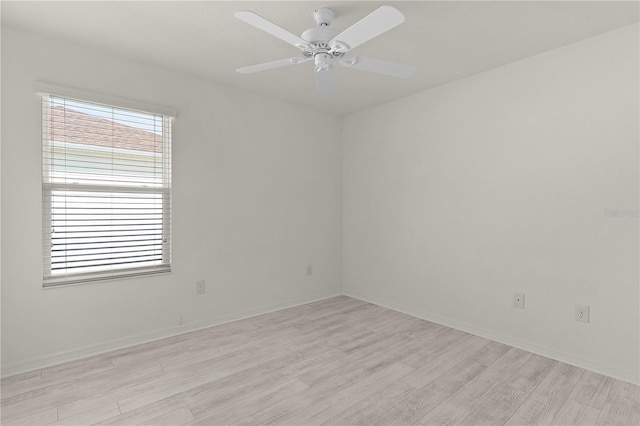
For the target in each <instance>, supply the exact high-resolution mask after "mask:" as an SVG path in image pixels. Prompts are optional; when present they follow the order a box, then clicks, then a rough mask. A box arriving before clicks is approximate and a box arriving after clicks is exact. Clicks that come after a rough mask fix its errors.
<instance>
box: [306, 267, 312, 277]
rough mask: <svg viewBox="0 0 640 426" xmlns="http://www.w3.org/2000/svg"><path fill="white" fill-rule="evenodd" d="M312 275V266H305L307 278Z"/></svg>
mask: <svg viewBox="0 0 640 426" xmlns="http://www.w3.org/2000/svg"><path fill="white" fill-rule="evenodd" d="M311 275H313V265H307V276H308V277H310V276H311Z"/></svg>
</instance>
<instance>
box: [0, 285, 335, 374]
mask: <svg viewBox="0 0 640 426" xmlns="http://www.w3.org/2000/svg"><path fill="white" fill-rule="evenodd" d="M341 295H342V292H341V291H336V292H330V293H323V294H317V295H314V296H309V297H304V298H301V299H296V300H291V301H287V302H284V303H278V304H275V305H270V306H265V307H263V308H259V309H252V310H247V311H242V312H239V313H236V314H232V315H223V316H218V317H212V318H208V319H206V320H204V321H198V322H193V323H187V324H184V325H182V326H175V327H168V328H162V329H157V330H153V331H150V332H146V333H141V334H135V335H131V336H127V337H123V338H120V339H114V340H109V341H106V342H101V343H97V344H93V345H88V346H84V347H81V348H76V349H72V350H69V351H63V352H58V353H55V354H50V355H44V356H40V357H33V358H27V359H25V360H21V361H19V362H14V363H9V364H7V365H5V364H4V363H3V364H2V378H5V377H10V376H14V375H16V374H22V373H26V372H29V371H33V370H38V369H41V368H47V367H52V366H54V365H58V364H62V363H65V362H70V361H76V360H79V359H82V358H87V357H90V356H95V355H100V354H103V353H106V352H110V351H114V350H118V349H124V348H128V347H131V346H136V345H140V344H144V343H149V342H153V341H156V340H161V339H166V338H167V337H173V336H178V335H180V334H185V333H190V332H192V331H196V330H201V329H203V328H208V327H213V326H216V325H222V324H226V323H228V322H232V321H238V320H241V319H246V318H251V317H255V316H258V315H264V314H268V313H271V312H276V311H281V310H283V309H288V308H292V307H295V306H299V305H304V304H307V303H313V302H317V301H320V300H324V299H329V298H331V297H336V296H341Z"/></svg>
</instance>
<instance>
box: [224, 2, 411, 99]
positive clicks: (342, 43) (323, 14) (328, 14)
mask: <svg viewBox="0 0 640 426" xmlns="http://www.w3.org/2000/svg"><path fill="white" fill-rule="evenodd" d="M235 17H236V18H238V19H240V20H242V21H244V22H246V23H248V24H250V25H253V26H254V27H256V28H258V29H260V30H262V31H264V32H266V33H269V34H271V35H273V36H275V37H277V38H279V39H281V40H283V41H285V42H287V43H289V44H291V45H293V46H295V47H297V48H298V49H299V50H300V53H301V54H302V57H295V58H290V59H281V60H277V61H272V62H265V63H262V64H257V65H251V66H248V67H243V68H238V69H236V71H237V72H239V73H241V74H251V73H254V72H258V71H265V70H268V69H273V68H280V67H285V66H289V65H296V64H300V63H303V62H307V61H309V60H312V59H313V61H314V64H315V68H314V69H315V74H316V86H317V89H318V92H319V93H321V94H328V93H333V92H335V77H334V70H333V61H334V60H337V62H339V63H340V64H341V65H343V66H345V67H346V68H352V69H356V70H360V71H369V72H374V73H378V74H383V75H387V76H391V77H398V78H408V77H410V76H411V75H413V73H414V72H415V68H414V67H412V66H409V65H403V64H398V63H395V62H388V61H383V60H381V59H374V58H367V57H363V56H349V57H346V56H345V54H347V53H349V52H350V51H351V50H352V49H354V48H356V47H358V46H360V45H361V44H363V43H365V42H367V41H369V40H371V39H373V38H375V37H377V36H379V35H380V34H382V33H385V32H387V31H389V30H390V29H392V28H395V27H397V26H398V25H400V24H402V23H403V22H404V15H403V14H402V13H401V12H400V11H399V10H398V9H396V8H394V7H391V6H381V7H379V8H378V9H376V10H374V11H373V12H372V13H370V14H369V15H367V16H365V17H364V18H362V19H361V20H360V21H358V22H356V23H355V24H353V25H352V26H350V27H349V28H347V29H346V30H344V31H342V32H340V31H338V30H337V29H335V28H332V27H331V21H332V20H333V19H334V18H335V14H334V12H333V10H331V9H329V8H326V7H322V8H319V9H317V10H316V11H315V12H314V14H313V17H314V19H315V21H316V23H317V24H318V26H317V27H313V28H309V29H308V30H306V31H305V32H303V33H302V35H301V36H300V37H298V36H296V35H294V34H292V33H290V32H289V31H287V30H285V29H284V28H281V27H279V26H278V25H276V24H274V23H272V22H270V21H268V20H266V19H265V18H263V17H262V16H260V15H257V14H255V13H253V12H250V11H239V12H236V13H235Z"/></svg>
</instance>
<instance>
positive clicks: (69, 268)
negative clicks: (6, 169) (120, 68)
mask: <svg viewBox="0 0 640 426" xmlns="http://www.w3.org/2000/svg"><path fill="white" fill-rule="evenodd" d="M42 120H43V121H42V165H43V173H42V176H43V191H42V193H43V210H44V211H43V248H44V256H43V258H44V265H43V266H44V285H45V286H51V285H59V284H66V283H77V282H83V281H94V280H100V279H108V278H116V277H127V276H135V275H142V274H149V273H158V272H168V271H170V268H171V266H170V265H171V238H170V237H171V121H172V117H170V116H164V115H158V114H152V113H146V112H140V111H133V110H129V109H124V108H118V107H115V106H106V105H101V104H96V103H90V102H85V101H79V100H73V99H68V98H63V97H56V96H51V95H47V94H43V95H42Z"/></svg>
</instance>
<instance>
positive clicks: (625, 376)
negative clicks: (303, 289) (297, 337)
mask: <svg viewBox="0 0 640 426" xmlns="http://www.w3.org/2000/svg"><path fill="white" fill-rule="evenodd" d="M344 295H345V296H349V297H353V298H354V299H359V300H362V301H364V302H368V303H373V304H374V305H378V306H382V307H384V308H387V309H392V310H394V311H397V312H401V313H403V314H407V315H411V316H414V317H417V318H420V319H424V320H427V321H431V322H435V323H437V324H440V325H444V326H447V327H451V328H455V329H456V330H460V331H464V332H466V333H470V334H474V335H476V336H480V337H484V338H486V339H489V340H493V341H495V342H499V343H503V344H505V345H509V346H513V347H516V348H518V349H522V350H525V351H528V352H532V353H534V354H537V355H542V356H544V357H547V358H551V359H554V360H556V361H560V362H563V363H565V364H570V365H573V366H576V367H580V368H584V369H585V370H590V371H593V372H595V373H599V374H603V375H605V376H609V377H613V378H615V379H619V380H622V381H625V382H629V383H633V384H635V385H640V377H639V375H638V372H633V371H627V370H622V369H620V368H617V367H615V366H611V365H603V364H598V363H594V362H592V361H589V360H585V359H581V358H578V357H575V356H573V355H570V354H566V353H564V352H560V351H557V350H555V349H551V348H547V347H544V346H540V345H537V344H534V343H531V342H527V341H524V340H520V339H517V338H514V337H512V336H507V335H504V334H501V333H497V332H495V331H492V330H487V329H484V328H481V327H477V326H475V325H473V324H469V323H465V322H462V321H457V320H454V319H451V318H447V317H444V316H441V315H436V314H432V313H428V312H425V311H422V310H420V309H416V308H411V307H408V306H403V305H401V304H398V303H395V302H389V301H387V300H381V299H377V298H374V297H368V296H362V295H360V294H356V293H354V292H351V291H349V290H345V291H344Z"/></svg>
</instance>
